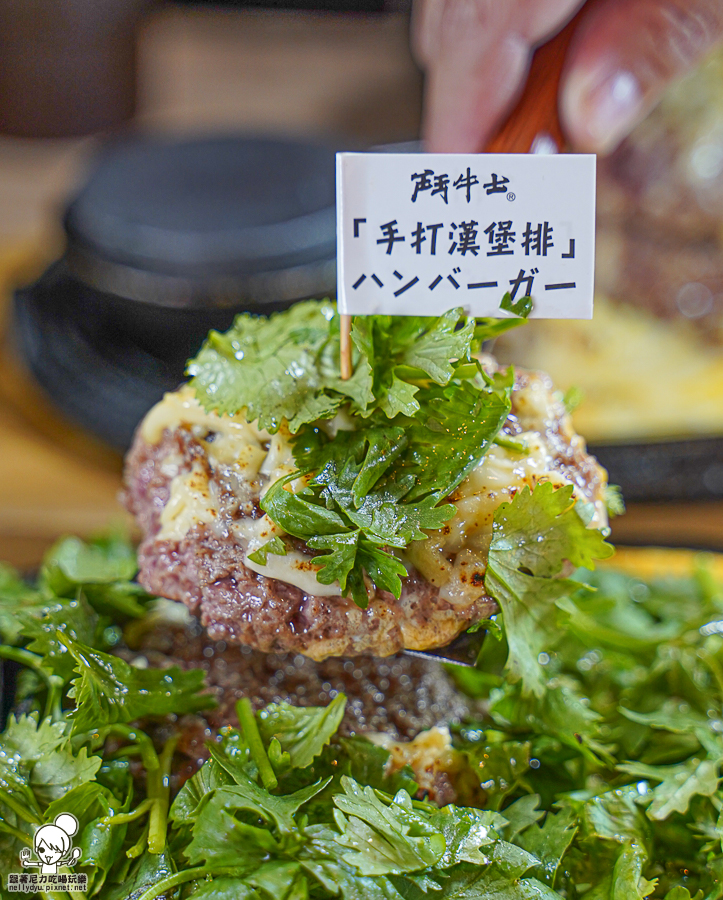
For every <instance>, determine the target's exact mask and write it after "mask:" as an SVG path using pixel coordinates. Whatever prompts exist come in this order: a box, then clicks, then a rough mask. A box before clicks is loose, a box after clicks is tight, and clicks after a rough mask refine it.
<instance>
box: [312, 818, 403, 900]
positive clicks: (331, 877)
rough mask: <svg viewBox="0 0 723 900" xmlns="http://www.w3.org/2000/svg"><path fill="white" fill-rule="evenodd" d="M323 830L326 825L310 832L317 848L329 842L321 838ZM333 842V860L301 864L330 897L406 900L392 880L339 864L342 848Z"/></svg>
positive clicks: (319, 860)
mask: <svg viewBox="0 0 723 900" xmlns="http://www.w3.org/2000/svg"><path fill="white" fill-rule="evenodd" d="M320 830H324V829H323V826H322V829H320V828H319V826H312V827H311V828H309V829H307V833H310V834H312V835H314V849H316V848H318V847H319V846H320V845H322V846H323V845H324V843H325V842H324V841H322V840H321V839H320V836H319V832H320ZM330 843H331V845H332V848H333V849H332V850H331V851H330V855H331V857H332V858H330V859H303V860H302V861H301V866H302V868H303V869H304V871H305V872H307V873H308V874H309V875H311V876H312V877H313V878H315V879H316V881H317V882H318V883H319V884H320V885H321V886H322V888H324V889H325V890H326V891H328V892H329V894H331V895H332V896H337V895H339V896H341V897H342V898H343V900H406V898H405V897H403V896H402V894H400V893H399V891H397V890H396V888H395V887H394V885H393V884H392V881H391V880H390V879H388V878H384V877H381V878H380V877H377V878H369V877H365V876H362V875H359V874H358V873H357V871H356V870H355V869H354V868H352V867H351V866H347V865H345V864H344V863H343V862H341V861H339V860H338V855H339V847H338V845H337V844H336V843H335V842H334V841H331V842H330ZM312 896H314V895H313V894H312Z"/></svg>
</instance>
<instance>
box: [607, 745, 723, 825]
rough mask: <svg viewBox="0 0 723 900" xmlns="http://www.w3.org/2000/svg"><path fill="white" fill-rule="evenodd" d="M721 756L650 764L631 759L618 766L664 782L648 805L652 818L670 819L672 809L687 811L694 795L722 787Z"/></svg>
mask: <svg viewBox="0 0 723 900" xmlns="http://www.w3.org/2000/svg"><path fill="white" fill-rule="evenodd" d="M721 759H723V757H721V758H718V759H703V760H701V759H699V758H697V757H692V758H691V759H687V760H686V761H685V762H684V763H680V764H679V765H676V766H647V765H645V764H644V763H639V762H628V763H624V764H622V765H619V766H618V769H619V770H620V771H621V772H625V773H626V774H627V775H632V776H633V777H634V778H648V779H651V780H652V781H659V782H660V784H659V785H658V786H657V787H656V788H654V789H653V790H652V791H651V793H650V795H649V796H650V798H651V799H652V803H651V804H650V806H649V807H648V815H649V816H650V818H651V819H660V820H662V819H667V818H668V816H670V815H671V813H674V812H679V813H685V812H687V811H688V806H689V804H690V801H691V799H692V798H693V797H695V796H696V795H697V794H700V795H702V796H704V797H711V796H712V795H713V794H714V793H715V792H716V790H717V789H718V781H719V774H718V773H719V770H720V764H721Z"/></svg>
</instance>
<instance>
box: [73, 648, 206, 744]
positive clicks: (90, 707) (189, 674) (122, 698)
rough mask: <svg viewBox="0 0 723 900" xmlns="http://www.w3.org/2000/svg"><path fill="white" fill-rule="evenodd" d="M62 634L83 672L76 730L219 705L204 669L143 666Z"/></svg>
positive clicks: (76, 688)
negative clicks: (207, 691) (207, 687)
mask: <svg viewBox="0 0 723 900" xmlns="http://www.w3.org/2000/svg"><path fill="white" fill-rule="evenodd" d="M56 636H57V640H58V642H59V643H60V644H61V645H62V646H64V647H65V648H66V650H67V651H68V652H69V653H70V654H71V656H72V657H73V659H74V660H75V663H76V665H75V670H76V671H77V672H78V677H77V678H75V679H74V681H73V686H72V688H71V690H70V692H69V696H72V697H73V698H74V700H75V705H76V708H75V710H73V712H72V713H71V719H72V722H73V734H82V733H83V732H86V731H92V730H94V729H97V728H100V727H103V725H108V724H114V723H116V722H131V721H133V720H134V719H138V718H140V717H141V716H163V715H167V714H168V713H176V714H183V713H192V712H197V711H198V710H200V709H207V708H208V707H209V706H213V705H214V700H213V698H212V697H211V696H210V695H208V694H202V693H201V691H202V690H203V688H204V672H203V670H202V669H190V670H188V671H183V670H181V669H179V668H177V667H176V666H173V667H171V668H169V669H137V668H134V667H133V666H131V665H129V664H128V663H127V662H125V660H122V659H119V658H118V657H116V656H110V655H108V654H107V653H102V652H101V651H100V650H93V649H92V648H91V647H88V646H86V645H85V644H81V643H80V642H79V641H74V640H72V639H71V638H70V637H69V636H68V635H64V634H63V633H62V632H60V631H58V632H56Z"/></svg>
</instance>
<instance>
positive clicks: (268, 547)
mask: <svg viewBox="0 0 723 900" xmlns="http://www.w3.org/2000/svg"><path fill="white" fill-rule="evenodd" d="M269 553H274V554H275V555H276V556H286V544H285V543H284V542H283V541H282V540H281V538H280V537H273V538H271V540H270V541H267V542H266V543H265V544H264V545H263V546H262V547H259V548H258V550H254V552H253V553H249V559H250V560H251V561H252V562H255V563H258V565H260V566H265V565H266V563H267V561H268V556H269Z"/></svg>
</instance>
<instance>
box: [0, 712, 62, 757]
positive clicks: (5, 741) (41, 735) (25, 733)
mask: <svg viewBox="0 0 723 900" xmlns="http://www.w3.org/2000/svg"><path fill="white" fill-rule="evenodd" d="M67 731H68V726H67V725H66V723H65V722H53V721H52V719H50V718H47V719H43V720H42V721H41V722H38V714H37V713H31V714H30V715H21V716H10V717H9V719H8V724H7V726H6V727H5V731H4V732H3V734H2V737H1V738H0V747H1V748H2V750H1V755H2V759H3V763H4V764H5V765H8V764H10V765H12V764H15V763H18V762H25V763H29V762H37V760H39V759H40V758H41V757H43V756H45V755H46V754H48V753H52V752H53V750H57V749H58V748H59V747H61V746H62V745H63V744H64V743H65V742H66V740H67Z"/></svg>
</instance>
